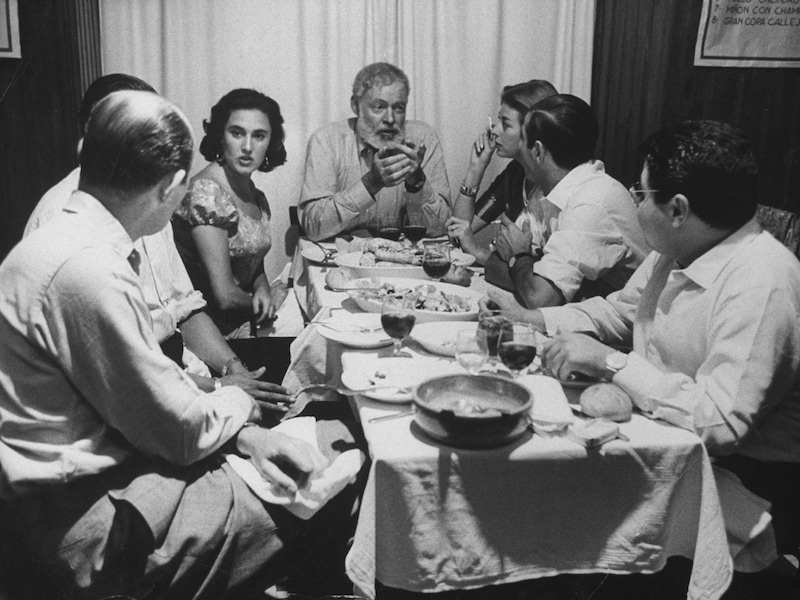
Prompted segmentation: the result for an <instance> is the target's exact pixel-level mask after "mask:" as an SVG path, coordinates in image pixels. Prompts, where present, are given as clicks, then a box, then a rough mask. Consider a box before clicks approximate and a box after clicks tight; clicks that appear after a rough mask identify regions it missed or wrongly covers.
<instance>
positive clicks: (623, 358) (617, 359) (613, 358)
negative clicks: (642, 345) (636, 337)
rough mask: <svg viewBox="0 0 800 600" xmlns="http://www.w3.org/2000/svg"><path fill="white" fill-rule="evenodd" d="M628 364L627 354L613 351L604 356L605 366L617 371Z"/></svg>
mask: <svg viewBox="0 0 800 600" xmlns="http://www.w3.org/2000/svg"><path fill="white" fill-rule="evenodd" d="M627 364H628V355H627V354H624V353H622V352H614V353H612V354H609V355H608V357H606V366H607V367H608V368H609V369H613V370H614V371H619V370H620V369H622V368H624V367H625V365H627Z"/></svg>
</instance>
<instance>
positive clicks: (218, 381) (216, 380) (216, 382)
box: [214, 377, 222, 392]
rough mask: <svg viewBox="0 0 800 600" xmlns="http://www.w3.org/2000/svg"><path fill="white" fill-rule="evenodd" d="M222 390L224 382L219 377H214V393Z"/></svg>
mask: <svg viewBox="0 0 800 600" xmlns="http://www.w3.org/2000/svg"><path fill="white" fill-rule="evenodd" d="M220 388H222V380H221V379H220V378H219V377H214V391H215V392H216V391H217V390H218V389H220Z"/></svg>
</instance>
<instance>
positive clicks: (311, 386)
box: [292, 383, 410, 398]
mask: <svg viewBox="0 0 800 600" xmlns="http://www.w3.org/2000/svg"><path fill="white" fill-rule="evenodd" d="M311 390H329V391H332V392H336V393H338V394H341V395H342V396H357V395H359V394H363V393H365V392H374V391H377V390H397V391H398V392H408V391H409V390H410V388H409V387H401V386H396V385H374V386H370V387H368V388H362V389H360V390H351V389H349V388H344V387H337V386H335V385H330V384H328V383H312V384H309V385H304V386H303V387H301V388H300V389H299V390H297V391H296V392H294V393H293V394H292V398H298V397H299V396H301V395H302V394H304V393H306V392H309V391H311Z"/></svg>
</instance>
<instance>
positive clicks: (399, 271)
mask: <svg viewBox="0 0 800 600" xmlns="http://www.w3.org/2000/svg"><path fill="white" fill-rule="evenodd" d="M317 249H318V250H319V248H317ZM321 254H322V252H321V251H320V255H321ZM362 256H363V252H361V251H359V252H348V253H346V254H339V255H338V256H336V258H334V260H333V262H334V263H336V266H338V267H346V268H348V269H350V271H351V272H352V273H353V275H355V276H356V277H405V278H410V279H427V280H430V277H428V276H427V275H426V274H425V271H424V270H423V269H422V266H421V265H408V264H403V263H392V264H391V265H385V266H379V267H377V266H376V267H365V266H362V265H361V264H359V263H360V262H361V257H362ZM450 260H451V262H452V263H453V264H454V265H457V266H461V267H468V266H470V265H471V264H473V263H474V262H475V257H474V256H472V255H471V254H467V253H466V252H464V251H463V250H459V249H457V248H453V249H452V250H450Z"/></svg>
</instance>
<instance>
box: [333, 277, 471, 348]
mask: <svg viewBox="0 0 800 600" xmlns="http://www.w3.org/2000/svg"><path fill="white" fill-rule="evenodd" d="M351 284H352V285H353V287H357V288H361V289H356V290H348V293H349V294H350V297H351V298H352V299H353V300H354V301H355V303H356V304H357V305H358V307H359V308H360V309H361V310H363V311H364V312H369V313H380V312H381V307H382V305H383V297H384V296H385V295H386V294H385V293H382V288H381V286H384V285H388V286H391V287H393V288H394V289H395V290H402V291H404V292H405V293H411V292H414V290H416V289H417V288H419V287H421V286H426V287H427V288H430V289H433V291H434V292H441V293H442V294H444V295H445V297H450V298H453V297H456V296H457V297H458V298H459V299H460V300H462V301H464V303H465V304H467V306H468V308H467V310H466V311H463V312H443V311H437V310H428V309H424V308H418V309H416V310H415V311H414V313H415V315H416V324H417V325H418V324H420V323H427V322H429V321H477V320H478V312H479V307H478V300H480V299H481V298H482V297H483V293H482V292H478V291H475V290H472V289H470V288H465V287H462V286H460V285H454V284H451V283H441V282H439V281H427V282H425V281H420V280H419V279H413V278H403V277H368V278H362V279H355V280H353V282H351ZM413 333H414V332H413V330H412V332H411V335H412V337H413Z"/></svg>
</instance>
